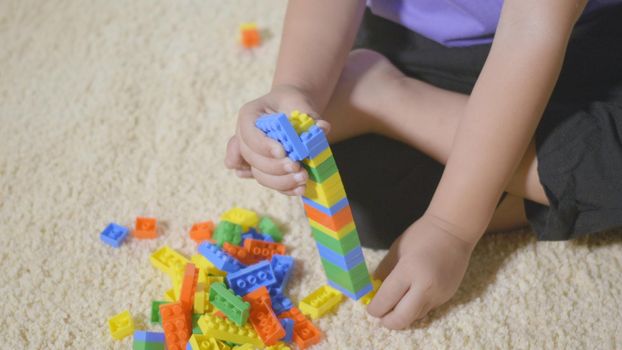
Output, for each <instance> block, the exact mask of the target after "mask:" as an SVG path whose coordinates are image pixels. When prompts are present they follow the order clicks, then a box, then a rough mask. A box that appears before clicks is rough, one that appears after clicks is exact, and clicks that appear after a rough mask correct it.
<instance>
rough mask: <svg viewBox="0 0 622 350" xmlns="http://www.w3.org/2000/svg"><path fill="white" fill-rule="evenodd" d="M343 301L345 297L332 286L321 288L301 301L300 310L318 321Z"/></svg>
mask: <svg viewBox="0 0 622 350" xmlns="http://www.w3.org/2000/svg"><path fill="white" fill-rule="evenodd" d="M342 300H343V295H342V294H341V293H340V292H339V291H337V290H336V289H334V288H332V287H330V286H321V287H320V288H318V289H316V290H315V291H313V292H312V293H311V294H309V295H307V296H306V297H304V299H302V300H301V301H300V304H298V308H299V309H300V311H301V312H302V313H303V314H305V315H309V317H311V318H312V319H314V320H315V319H318V318H320V317H322V316H324V315H325V314H326V313H328V312H329V311H331V310H333V309H334V308H335V307H336V306H337V305H339V304H340V303H341V301H342Z"/></svg>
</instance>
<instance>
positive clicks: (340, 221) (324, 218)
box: [255, 111, 372, 300]
mask: <svg viewBox="0 0 622 350" xmlns="http://www.w3.org/2000/svg"><path fill="white" fill-rule="evenodd" d="M255 125H256V126H257V127H258V128H259V129H260V130H261V131H263V132H264V133H265V134H266V135H267V136H268V137H270V138H272V139H274V140H276V141H278V142H279V143H280V144H281V145H282V146H283V148H284V149H285V152H286V153H287V156H288V157H289V158H290V159H292V160H294V161H302V165H303V167H304V168H305V169H306V170H307V172H308V173H309V180H308V181H307V186H306V190H305V194H304V196H303V197H302V201H303V205H304V209H305V212H306V214H307V218H308V219H309V224H310V225H311V232H312V234H313V238H314V239H315V242H316V245H317V248H318V252H319V254H320V258H321V261H322V265H323V266H324V271H325V272H326V277H327V278H328V283H329V284H330V285H331V286H332V287H333V288H335V289H337V290H339V291H340V292H342V293H343V294H345V295H346V296H348V297H350V298H352V299H355V300H358V299H359V298H361V297H362V296H364V295H365V294H367V293H369V292H370V291H371V290H372V284H371V280H370V277H369V272H368V271H367V265H365V258H364V256H363V251H362V249H361V244H360V241H359V237H358V232H357V231H356V225H355V223H354V219H353V218H352V212H351V211H350V204H349V203H348V198H347V196H346V192H345V189H344V187H343V183H342V182H341V177H340V176H339V170H338V169H337V164H336V163H335V159H334V158H333V153H332V151H331V149H330V147H329V145H328V141H327V140H326V135H325V134H324V131H323V130H322V129H320V128H319V127H318V126H317V125H315V122H314V121H313V119H312V118H310V117H309V116H308V115H306V114H303V113H300V112H297V111H294V112H292V113H291V115H290V117H289V118H288V117H287V116H286V115H285V114H283V113H276V114H268V115H264V116H262V117H260V118H259V119H257V121H256V123H255Z"/></svg>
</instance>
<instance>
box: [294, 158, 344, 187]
mask: <svg viewBox="0 0 622 350" xmlns="http://www.w3.org/2000/svg"><path fill="white" fill-rule="evenodd" d="M302 166H303V167H304V168H305V169H306V170H307V173H308V174H309V179H311V181H314V182H317V183H319V184H321V183H322V182H324V181H325V180H326V179H328V178H329V177H331V176H332V175H333V174H334V173H336V172H337V171H338V168H337V163H335V158H333V157H328V159H327V160H325V161H324V162H323V163H322V164H320V165H319V166H317V167H311V166H308V165H307V164H305V163H302Z"/></svg>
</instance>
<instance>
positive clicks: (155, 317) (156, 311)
mask: <svg viewBox="0 0 622 350" xmlns="http://www.w3.org/2000/svg"><path fill="white" fill-rule="evenodd" d="M168 303H169V302H168V301H163V300H154V301H152V302H151V317H150V321H151V324H162V318H161V317H160V305H162V304H168Z"/></svg>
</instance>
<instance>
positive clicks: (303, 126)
mask: <svg viewBox="0 0 622 350" xmlns="http://www.w3.org/2000/svg"><path fill="white" fill-rule="evenodd" d="M287 119H289V122H290V123H292V126H293V127H294V130H296V133H297V134H298V135H300V134H302V133H303V132H305V131H307V130H309V128H310V127H312V126H313V125H315V120H313V118H311V117H310V116H309V115H308V114H306V113H301V112H300V111H292V112H291V113H290V114H289V118H287Z"/></svg>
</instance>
